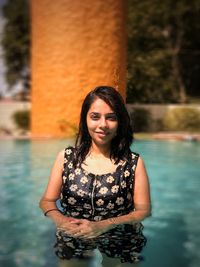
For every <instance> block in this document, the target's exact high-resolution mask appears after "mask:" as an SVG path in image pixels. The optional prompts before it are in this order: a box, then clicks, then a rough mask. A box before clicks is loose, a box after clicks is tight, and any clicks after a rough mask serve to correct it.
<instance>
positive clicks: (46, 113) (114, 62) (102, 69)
mask: <svg viewBox="0 0 200 267" xmlns="http://www.w3.org/2000/svg"><path fill="white" fill-rule="evenodd" d="M125 3H126V1H124V0H106V1H104V0H58V1H52V0H32V1H31V12H32V66H31V67H32V135H33V136H37V137H62V136H70V135H73V134H74V132H75V128H76V127H77V123H78V118H79V113H80V107H81V104H82V101H83V99H84V97H85V95H86V94H87V93H88V92H89V91H90V90H91V89H93V88H94V87H96V86H99V85H111V86H114V87H116V88H117V90H119V92H120V93H121V94H122V95H123V97H125V86H126V25H125V23H126V21H125V13H126V10H125V9H126V7H125Z"/></svg>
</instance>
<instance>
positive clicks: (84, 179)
mask: <svg viewBox="0 0 200 267" xmlns="http://www.w3.org/2000/svg"><path fill="white" fill-rule="evenodd" d="M80 182H81V183H82V184H86V183H87V182H88V178H87V177H86V176H83V177H81V180H80Z"/></svg>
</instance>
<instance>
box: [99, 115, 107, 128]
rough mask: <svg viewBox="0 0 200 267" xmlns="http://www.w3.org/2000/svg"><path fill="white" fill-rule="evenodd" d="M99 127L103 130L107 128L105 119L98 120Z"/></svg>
mask: <svg viewBox="0 0 200 267" xmlns="http://www.w3.org/2000/svg"><path fill="white" fill-rule="evenodd" d="M99 126H100V127H103V128H107V121H106V118H104V117H102V118H101V119H100V123H99Z"/></svg>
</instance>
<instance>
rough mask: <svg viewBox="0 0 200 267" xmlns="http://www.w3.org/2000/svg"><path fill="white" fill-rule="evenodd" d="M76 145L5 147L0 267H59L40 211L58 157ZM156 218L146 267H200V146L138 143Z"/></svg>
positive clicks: (149, 224)
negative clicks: (70, 146)
mask: <svg viewBox="0 0 200 267" xmlns="http://www.w3.org/2000/svg"><path fill="white" fill-rule="evenodd" d="M72 143H73V140H48V141H39V140H37V141H0V147H1V152H0V153H1V154H0V170H1V180H0V188H1V189H0V194H1V206H0V214H1V217H0V229H1V243H0V266H6V267H18V266H19V267H27V266H29V267H46V266H48V267H55V266H56V265H57V258H56V257H55V256H54V253H53V244H54V226H53V224H52V223H51V221H50V220H49V219H47V218H44V216H43V215H42V213H41V211H40V210H39V208H38V202H39V199H40V197H41V195H42V193H43V191H44V189H45V186H46V184H47V180H48V177H49V174H50V170H51V166H52V164H53V161H54V159H55V156H56V154H57V153H58V152H59V151H60V150H61V149H63V148H64V147H66V146H67V145H69V144H72ZM132 150H133V151H136V152H138V153H140V154H141V156H142V157H143V159H144V160H145V163H146V168H147V170H148V173H149V177H150V184H151V195H152V204H153V212H152V217H150V218H148V219H146V220H145V221H144V226H145V230H144V233H145V235H146V236H147V238H148V244H147V246H146V248H145V249H144V253H143V255H144V256H145V261H144V262H141V263H140V264H139V266H141V267H179V266H181V267H199V266H200V255H199V247H200V238H199V236H200V212H199V210H200V200H199V196H200V182H199V181H200V168H199V163H200V144H199V143H195V142H176V141H136V142H135V143H134V144H133V145H132Z"/></svg>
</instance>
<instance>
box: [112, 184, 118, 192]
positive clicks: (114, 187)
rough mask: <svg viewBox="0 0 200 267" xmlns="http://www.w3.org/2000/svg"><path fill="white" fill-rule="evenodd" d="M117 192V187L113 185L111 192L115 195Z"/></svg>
mask: <svg viewBox="0 0 200 267" xmlns="http://www.w3.org/2000/svg"><path fill="white" fill-rule="evenodd" d="M118 190H119V185H113V186H112V188H111V191H112V192H113V193H117V192H118Z"/></svg>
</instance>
